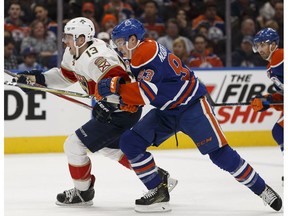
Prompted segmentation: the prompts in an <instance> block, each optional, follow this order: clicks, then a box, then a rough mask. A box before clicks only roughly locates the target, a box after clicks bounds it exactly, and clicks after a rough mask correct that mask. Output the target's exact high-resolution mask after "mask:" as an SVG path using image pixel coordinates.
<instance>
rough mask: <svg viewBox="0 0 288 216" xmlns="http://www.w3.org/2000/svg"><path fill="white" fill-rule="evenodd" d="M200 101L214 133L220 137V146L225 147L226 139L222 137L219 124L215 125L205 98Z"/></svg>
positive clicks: (215, 120)
mask: <svg viewBox="0 0 288 216" xmlns="http://www.w3.org/2000/svg"><path fill="white" fill-rule="evenodd" d="M201 100H202V102H203V105H204V109H205V111H206V113H207V114H208V116H209V118H210V120H211V122H212V124H213V126H214V128H215V130H216V133H217V134H218V136H219V137H220V140H221V146H224V145H227V144H228V142H227V140H226V138H225V137H224V135H223V133H222V129H221V128H220V127H219V124H217V119H216V118H215V116H214V115H213V114H212V113H211V111H210V105H209V104H208V102H207V99H206V97H204V98H203V99H201Z"/></svg>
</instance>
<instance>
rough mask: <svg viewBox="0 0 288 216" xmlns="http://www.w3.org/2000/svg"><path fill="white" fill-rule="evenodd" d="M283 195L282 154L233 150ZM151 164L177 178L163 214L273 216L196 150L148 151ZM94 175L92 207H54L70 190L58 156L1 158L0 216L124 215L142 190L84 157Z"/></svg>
mask: <svg viewBox="0 0 288 216" xmlns="http://www.w3.org/2000/svg"><path fill="white" fill-rule="evenodd" d="M235 149H236V150H237V151H238V152H239V154H240V155H241V156H242V157H243V158H244V159H246V161H247V162H249V163H250V164H251V165H252V166H253V167H254V168H255V169H256V171H257V172H258V173H260V175H261V176H262V177H263V178H264V179H265V181H266V183H267V184H269V185H270V186H271V187H272V188H273V189H274V190H276V191H277V192H278V193H279V194H280V195H281V196H282V197H283V187H282V182H281V176H282V175H283V156H282V154H281V153H280V150H279V148H278V147H257V148H256V147H255V148H254V147H253V148H235ZM152 153H153V155H154V158H155V161H156V163H157V164H158V165H159V166H160V167H162V168H164V169H166V170H168V171H169V172H170V174H171V176H172V177H174V178H177V179H178V180H179V183H178V186H177V187H176V188H175V189H174V191H172V193H171V194H170V195H171V200H170V205H171V206H172V212H169V213H149V214H147V215H149V216H150V215H164V214H165V215H169V216H172V215H173V216H174V215H175V216H182V215H185V216H186V215H187V216H188V215H189V216H190V215H191V216H210V215H211V216H212V215H213V216H265V215H269V216H270V215H277V216H280V215H283V210H281V211H280V212H275V211H274V210H273V209H271V208H270V207H269V206H264V204H263V201H262V200H261V199H260V198H259V197H258V196H256V195H254V194H253V193H252V192H251V191H250V190H249V189H247V188H246V187H245V186H243V185H241V184H239V183H238V182H236V181H235V179H234V178H233V177H232V176H231V175H230V174H228V173H226V172H224V171H222V170H220V169H219V168H218V167H216V166H215V165H213V164H212V163H211V162H210V160H209V158H208V157H207V156H202V155H201V154H200V153H199V151H198V150H196V149H189V150H161V151H160V150H159V151H155V150H154V151H152ZM89 156H90V158H91V160H92V164H93V165H92V173H93V174H94V175H95V176H96V184H95V190H96V195H95V198H94V205H93V206H92V207H88V208H68V207H59V206H56V205H55V201H56V195H57V193H59V192H62V191H64V190H66V189H70V188H72V187H73V184H72V181H71V179H70V174H69V172H68V166H67V160H66V156H65V155H64V153H58V154H18V155H5V156H4V168H5V171H4V187H5V190H4V192H5V194H4V213H5V216H48V215H49V216H50V215H51V216H76V215H77V216H79V215H81V216H92V215H93V216H102V215H103V216H104V215H105V216H111V215H113V216H114V215H115V216H116V215H117V216H122V215H123V216H124V215H125V216H130V215H143V213H136V212H134V209H133V207H134V202H135V199H137V198H140V197H141V196H142V195H143V193H144V192H145V191H146V189H145V187H144V186H143V185H142V183H141V182H140V180H138V178H137V177H136V175H135V173H134V172H132V171H130V170H128V169H125V168H124V167H122V166H121V165H119V164H118V163H116V162H115V161H112V160H110V159H108V158H105V157H104V156H102V155H100V154H99V153H95V154H89Z"/></svg>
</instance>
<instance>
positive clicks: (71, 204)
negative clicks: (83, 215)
mask: <svg viewBox="0 0 288 216" xmlns="http://www.w3.org/2000/svg"><path fill="white" fill-rule="evenodd" d="M55 204H56V205H58V206H64V207H87V206H92V205H93V201H92V200H90V201H88V202H81V203H61V202H59V201H56V202H55Z"/></svg>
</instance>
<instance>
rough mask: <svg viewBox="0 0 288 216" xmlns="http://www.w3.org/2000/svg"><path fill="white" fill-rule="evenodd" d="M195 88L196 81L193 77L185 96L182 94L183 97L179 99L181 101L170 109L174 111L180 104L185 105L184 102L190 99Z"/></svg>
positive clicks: (184, 93)
mask: <svg viewBox="0 0 288 216" xmlns="http://www.w3.org/2000/svg"><path fill="white" fill-rule="evenodd" d="M194 87H195V79H194V77H193V80H192V82H189V86H188V89H187V90H186V91H185V92H183V94H182V96H181V97H180V98H179V100H178V101H177V102H176V103H174V104H173V105H172V106H171V107H170V108H171V109H173V108H175V107H176V106H178V105H179V104H181V103H183V101H184V100H185V99H187V97H188V96H189V95H191V92H192V89H193V88H194Z"/></svg>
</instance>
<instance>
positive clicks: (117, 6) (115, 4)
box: [104, 0, 134, 22]
mask: <svg viewBox="0 0 288 216" xmlns="http://www.w3.org/2000/svg"><path fill="white" fill-rule="evenodd" d="M107 13H113V14H114V15H115V16H116V18H117V20H118V21H119V22H121V21H123V20H125V19H129V18H132V17H134V10H133V8H132V6H131V5H130V4H129V3H128V2H127V1H121V0H109V2H108V3H107V4H105V5H104V14H107Z"/></svg>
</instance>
